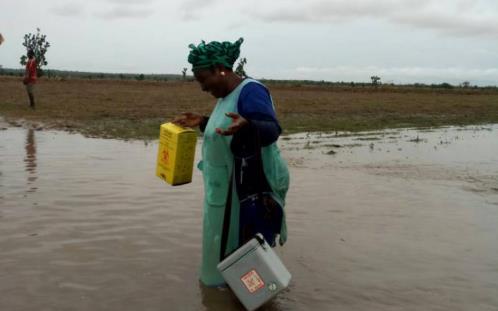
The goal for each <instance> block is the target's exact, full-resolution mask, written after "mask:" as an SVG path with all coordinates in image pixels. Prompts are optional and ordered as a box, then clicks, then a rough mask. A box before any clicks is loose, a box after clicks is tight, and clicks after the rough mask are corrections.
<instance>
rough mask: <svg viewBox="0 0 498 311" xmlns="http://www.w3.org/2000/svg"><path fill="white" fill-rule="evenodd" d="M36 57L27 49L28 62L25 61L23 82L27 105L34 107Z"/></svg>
mask: <svg viewBox="0 0 498 311" xmlns="http://www.w3.org/2000/svg"><path fill="white" fill-rule="evenodd" d="M36 74H37V72H36V58H35V53H34V52H33V50H29V51H28V62H27V63H26V70H25V71H24V79H23V81H22V82H23V83H24V85H25V86H26V91H27V92H28V97H29V106H30V107H31V109H35V94H34V89H35V84H36V79H37V76H36Z"/></svg>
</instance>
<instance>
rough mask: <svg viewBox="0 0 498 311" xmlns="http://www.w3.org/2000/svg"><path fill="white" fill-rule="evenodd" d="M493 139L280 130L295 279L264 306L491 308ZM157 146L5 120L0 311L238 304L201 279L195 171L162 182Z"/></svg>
mask: <svg viewBox="0 0 498 311" xmlns="http://www.w3.org/2000/svg"><path fill="white" fill-rule="evenodd" d="M497 134H498V126H496V125H495V126H488V127H485V128H476V127H467V128H445V129H439V130H435V131H415V130H399V131H398V130H397V131H384V132H378V133H360V134H359V135H358V136H347V135H345V133H332V134H327V133H321V134H307V135H292V136H288V137H284V139H282V144H281V145H282V147H283V148H282V153H283V155H284V157H285V158H286V159H287V160H288V161H289V163H290V171H291V189H290V191H289V195H288V199H287V202H288V205H287V207H286V208H287V217H288V227H289V241H288V242H287V244H286V245H285V247H283V248H278V249H277V253H278V254H279V255H280V257H281V258H282V260H283V261H284V263H285V264H286V266H287V268H288V269H289V270H290V272H291V273H292V275H293V279H292V281H291V284H290V287H289V289H288V290H286V291H284V292H283V293H282V294H281V295H279V296H278V297H277V298H276V299H275V300H274V301H272V302H271V303H270V304H268V305H267V306H265V307H264V308H263V309H262V310H272V311H275V310H496V309H498V297H497V296H496V293H497V292H498V270H497V268H496V267H497V266H496V258H498V244H497V243H496V237H497V236H498V228H497V226H496V220H497V219H498V179H497V178H496V176H498V158H497V157H496V154H498V140H497V139H496V137H498V136H497ZM35 136H36V137H35ZM359 138H361V139H359ZM156 148H157V143H156V142H154V143H150V144H144V143H143V142H121V141H115V140H102V139H89V138H83V137H82V136H80V135H75V134H67V133H63V132H53V131H37V132H33V131H30V130H25V129H20V128H9V129H7V130H4V131H0V250H1V256H0V293H1V295H0V310H9V311H10V310H120V311H121V310H123V311H128V310H243V307H242V306H241V304H240V303H239V302H238V301H237V299H236V298H235V297H234V296H233V294H232V293H231V292H230V291H229V290H218V289H212V288H205V287H203V286H201V285H200V284H199V282H198V278H197V269H198V266H199V262H200V248H201V245H200V241H201V224H202V203H201V202H202V178H201V176H200V174H199V171H197V170H196V171H195V172H194V178H193V182H192V183H191V184H188V185H183V186H178V187H171V186H168V185H166V184H165V183H164V182H163V181H161V180H160V179H159V178H157V177H155V170H154V165H155V158H156V152H157V149H156ZM200 149H201V148H197V151H199V150H200ZM331 151H333V152H331ZM197 159H199V155H197ZM26 185H27V187H28V188H27V189H26ZM35 190H36V191H35Z"/></svg>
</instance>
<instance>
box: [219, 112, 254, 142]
mask: <svg viewBox="0 0 498 311" xmlns="http://www.w3.org/2000/svg"><path fill="white" fill-rule="evenodd" d="M225 115H226V116H227V117H229V118H232V124H230V125H229V126H228V128H227V129H226V130H224V129H222V128H219V127H218V128H216V133H218V134H220V135H223V136H230V135H233V134H235V133H237V132H238V131H239V130H240V129H241V128H242V127H244V126H245V125H247V124H249V121H247V120H246V119H244V118H243V117H242V116H241V115H240V114H237V113H234V112H227V113H225Z"/></svg>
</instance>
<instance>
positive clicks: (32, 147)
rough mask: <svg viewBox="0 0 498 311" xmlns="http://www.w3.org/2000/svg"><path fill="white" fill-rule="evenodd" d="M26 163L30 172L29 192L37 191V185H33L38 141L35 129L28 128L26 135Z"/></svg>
mask: <svg viewBox="0 0 498 311" xmlns="http://www.w3.org/2000/svg"><path fill="white" fill-rule="evenodd" d="M24 162H25V163H26V172H28V178H27V186H28V188H29V189H28V190H27V191H28V192H34V191H36V187H35V186H32V184H34V182H35V181H36V179H37V178H38V177H37V175H36V141H35V131H34V130H33V129H28V130H27V137H26V157H25V158H24Z"/></svg>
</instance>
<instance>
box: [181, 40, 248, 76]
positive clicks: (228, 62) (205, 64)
mask: <svg viewBox="0 0 498 311" xmlns="http://www.w3.org/2000/svg"><path fill="white" fill-rule="evenodd" d="M242 42H244V39H243V38H240V39H239V40H237V41H235V42H234V43H231V42H228V41H224V42H218V41H212V42H209V43H208V44H206V42H204V40H203V41H202V42H201V43H200V44H199V45H198V46H195V45H194V44H190V45H189V46H188V47H189V48H190V53H189V54H188V62H189V63H191V64H192V70H197V69H205V68H211V67H212V66H215V65H223V66H225V68H229V69H232V67H233V64H234V63H235V61H236V60H237V58H238V57H239V54H240V45H241V44H242Z"/></svg>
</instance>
